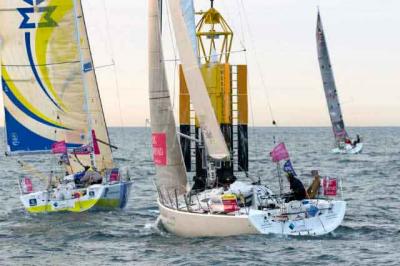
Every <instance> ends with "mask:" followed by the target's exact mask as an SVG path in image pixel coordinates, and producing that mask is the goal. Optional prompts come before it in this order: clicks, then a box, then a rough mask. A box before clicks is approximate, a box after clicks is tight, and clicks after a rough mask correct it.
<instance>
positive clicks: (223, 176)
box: [149, 0, 346, 237]
mask: <svg viewBox="0 0 400 266" xmlns="http://www.w3.org/2000/svg"><path fill="white" fill-rule="evenodd" d="M212 2H213V1H212ZM168 4H169V10H170V15H171V20H172V24H173V27H174V31H175V38H176V43H177V47H178V50H179V55H180V60H181V63H182V65H181V77H182V79H181V95H180V98H181V99H180V115H181V116H180V133H177V132H176V125H175V119H174V115H173V108H172V105H171V99H170V94H169V90H168V85H167V81H166V74H165V67H164V58H163V52H162V41H161V40H162V38H161V28H162V27H161V23H162V21H161V17H162V16H161V10H162V8H161V7H162V1H161V0H150V1H149V82H150V83H149V99H150V111H151V127H152V141H153V157H154V163H155V166H156V186H157V190H158V205H159V209H160V221H161V223H162V224H163V226H164V227H165V229H166V230H167V231H169V232H171V233H174V234H177V235H180V236H185V237H202V236H229V235H243V234H284V235H323V234H327V233H330V232H332V231H333V230H335V229H336V228H337V227H338V226H339V225H340V224H341V222H342V220H343V217H344V214H345V209H346V203H345V202H344V201H340V200H334V199H328V198H324V199H323V198H319V199H309V200H303V201H290V202H288V203H286V202H285V201H284V200H283V198H281V197H280V196H277V195H274V194H273V193H272V192H271V190H270V189H268V188H267V187H266V186H263V185H261V184H260V183H259V182H254V183H251V184H250V183H249V184H246V183H243V182H239V181H236V176H235V174H237V172H238V171H247V168H248V160H247V153H248V149H247V92H246V90H247V72H246V71H247V68H246V66H244V65H242V66H235V71H236V73H235V74H237V75H238V77H239V78H238V83H237V86H238V88H237V91H236V93H237V94H236V95H237V98H236V97H232V94H233V88H232V86H233V85H232V83H231V78H232V75H233V73H232V72H231V71H232V69H233V66H231V65H229V63H228V60H229V53H230V48H231V40H232V39H231V38H232V32H231V30H230V28H229V26H228V25H227V24H226V22H225V20H224V19H223V18H222V16H221V14H220V13H219V12H218V11H217V10H216V9H215V8H214V7H213V4H212V6H211V8H210V9H209V10H208V11H206V12H204V13H202V15H203V17H202V19H201V20H200V21H199V23H198V25H197V27H198V29H197V33H196V31H195V27H194V25H195V24H194V5H193V1H181V0H169V1H168ZM217 24H218V25H217ZM203 26H204V27H205V26H210V27H211V31H209V32H204V31H203V29H204V28H203ZM219 26H221V28H219ZM196 36H197V38H196ZM202 38H206V39H208V41H209V42H210V43H211V47H212V49H210V54H209V56H207V55H205V56H204V57H203V56H201V55H200V54H201V53H202V52H203V53H207V51H208V49H205V41H204V42H203V40H201V39H202ZM217 39H220V40H221V41H222V42H223V45H222V50H224V52H223V53H221V54H220V55H218V54H216V50H217V49H218V48H217V42H216V40H217ZM196 49H198V50H197V51H196ZM196 53H198V55H199V56H196ZM199 57H200V58H202V59H203V60H205V63H204V64H203V65H200V64H199V60H198V58H199ZM217 57H219V59H216V58H217ZM215 81H216V82H215ZM213 86H214V87H213ZM235 90H236V89H235ZM234 98H235V99H234ZM189 99H190V100H189ZM189 101H191V102H192V104H193V107H194V109H195V112H196V122H195V124H194V125H191V124H190V121H189V119H188V116H189V112H190V111H189V110H188V108H190V107H188V106H189ZM233 103H235V104H237V105H238V109H239V112H238V116H239V118H238V121H237V122H238V124H237V125H233V120H234V117H233V113H234V112H236V111H235V110H233V108H232V106H233ZM216 106H219V107H216ZM193 120H194V119H193ZM188 121H189V122H188ZM187 123H188V124H187ZM234 126H235V128H237V129H239V132H238V139H234V138H233V137H232V136H233V134H232V132H233V131H234V128H233V127H234ZM236 126H237V127H236ZM193 129H195V131H193ZM178 136H179V137H180V138H181V141H180V142H179V141H178ZM186 141H188V142H189V143H187V142H186ZM235 142H237V143H239V147H238V148H237V150H234V145H232V143H235ZM192 144H193V145H192ZM193 146H195V155H196V157H195V158H194V160H195V161H196V175H195V177H194V181H195V184H194V185H193V187H192V188H190V187H188V182H187V173H186V170H188V171H189V170H190V168H191V167H192V166H191V161H192V160H191V158H190V156H191V152H190V149H192V147H193ZM186 148H188V149H189V152H187V150H186ZM188 156H189V158H188ZM235 162H237V164H238V167H236V169H235V167H234V164H235Z"/></svg>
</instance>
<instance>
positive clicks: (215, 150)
mask: <svg viewBox="0 0 400 266" xmlns="http://www.w3.org/2000/svg"><path fill="white" fill-rule="evenodd" d="M184 3H185V1H182V0H170V1H169V6H170V13H171V18H172V24H173V26H174V32H175V39H176V43H177V47H178V50H179V55H180V60H181V63H182V68H183V72H184V75H185V80H186V84H187V87H188V90H189V94H190V96H191V100H192V104H193V106H194V109H195V111H196V117H197V119H198V121H199V124H200V128H201V130H202V133H203V137H204V143H205V145H206V147H207V153H208V155H209V156H210V157H211V158H214V159H216V160H228V159H229V157H230V154H229V150H228V147H227V146H226V143H225V139H224V137H223V135H222V133H221V130H220V127H219V124H218V122H217V119H216V116H215V113H214V109H213V107H212V105H211V100H210V98H209V96H208V93H207V88H206V85H205V83H204V80H203V77H202V75H201V71H200V69H199V65H198V58H197V56H196V54H195V52H194V51H193V44H192V41H191V36H190V33H189V30H188V27H187V24H186V22H185V19H184V13H183V12H184V10H185V4H184Z"/></svg>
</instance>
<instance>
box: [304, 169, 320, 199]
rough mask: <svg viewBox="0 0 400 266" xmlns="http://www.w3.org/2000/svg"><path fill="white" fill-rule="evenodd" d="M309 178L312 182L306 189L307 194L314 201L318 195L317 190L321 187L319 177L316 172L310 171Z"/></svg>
mask: <svg viewBox="0 0 400 266" xmlns="http://www.w3.org/2000/svg"><path fill="white" fill-rule="evenodd" d="M311 176H312V177H314V180H313V182H312V183H311V185H310V187H309V188H308V189H307V194H308V196H309V198H310V199H315V198H316V197H317V196H318V194H319V189H320V186H321V177H320V176H319V173H318V170H312V171H311Z"/></svg>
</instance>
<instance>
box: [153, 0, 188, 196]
mask: <svg viewBox="0 0 400 266" xmlns="http://www.w3.org/2000/svg"><path fill="white" fill-rule="evenodd" d="M148 12H149V14H148V17H149V21H148V23H149V97H150V115H151V129H152V133H153V135H152V136H153V152H154V162H155V165H156V171H157V174H156V176H157V177H156V185H157V187H158V188H159V189H160V190H161V191H162V192H163V193H165V192H168V193H170V192H174V191H177V193H178V194H183V193H185V192H186V184H187V178H186V169H185V165H184V162H183V157H182V152H181V148H180V145H179V142H178V137H177V135H176V125H175V119H174V114H173V109H172V105H171V99H170V94H169V90H168V85H167V80H166V73H165V68H164V61H163V53H162V42H161V25H160V23H161V19H160V18H161V1H160V0H149V11H148Z"/></svg>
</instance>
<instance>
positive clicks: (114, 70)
mask: <svg viewBox="0 0 400 266" xmlns="http://www.w3.org/2000/svg"><path fill="white" fill-rule="evenodd" d="M103 8H104V15H105V20H106V35H107V36H106V37H107V41H106V46H108V48H109V49H108V50H109V52H110V56H111V61H112V68H113V72H114V85H115V87H116V93H117V101H118V109H119V116H120V123H121V126H122V139H123V140H126V132H125V122H124V118H123V116H122V107H121V97H120V95H121V94H120V86H119V81H118V73H117V69H116V68H117V66H116V64H115V61H114V46H113V44H112V43H111V41H110V40H112V39H111V34H110V20H109V17H108V12H107V5H106V0H103Z"/></svg>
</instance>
